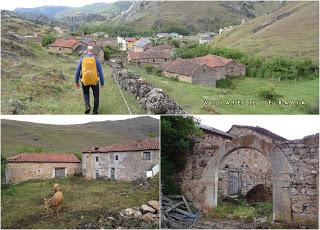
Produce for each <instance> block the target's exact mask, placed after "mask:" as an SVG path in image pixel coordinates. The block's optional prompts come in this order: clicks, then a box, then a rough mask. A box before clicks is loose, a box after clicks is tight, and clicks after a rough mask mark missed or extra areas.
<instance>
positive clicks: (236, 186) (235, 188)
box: [228, 171, 240, 196]
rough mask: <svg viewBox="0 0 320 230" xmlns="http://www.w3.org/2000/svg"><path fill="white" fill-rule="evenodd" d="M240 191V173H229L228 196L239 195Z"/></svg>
mask: <svg viewBox="0 0 320 230" xmlns="http://www.w3.org/2000/svg"><path fill="white" fill-rule="evenodd" d="M239 191H240V180H239V172H237V171H229V175H228V194H229V195H231V196H233V195H238V194H239Z"/></svg>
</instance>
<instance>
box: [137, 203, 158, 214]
mask: <svg viewBox="0 0 320 230" xmlns="http://www.w3.org/2000/svg"><path fill="white" fill-rule="evenodd" d="M140 210H141V212H142V213H148V212H151V213H155V212H156V210H155V209H154V208H152V207H150V206H149V205H146V204H143V205H141V207H140Z"/></svg>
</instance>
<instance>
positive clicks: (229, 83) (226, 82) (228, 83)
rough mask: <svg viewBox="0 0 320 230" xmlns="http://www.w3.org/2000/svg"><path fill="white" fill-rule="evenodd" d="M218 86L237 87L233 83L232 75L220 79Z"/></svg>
mask: <svg viewBox="0 0 320 230" xmlns="http://www.w3.org/2000/svg"><path fill="white" fill-rule="evenodd" d="M216 87H217V88H227V89H235V88H236V87H235V86H234V84H233V83H232V79H231V78H230V77H227V78H225V79H220V80H218V81H217V84H216Z"/></svg>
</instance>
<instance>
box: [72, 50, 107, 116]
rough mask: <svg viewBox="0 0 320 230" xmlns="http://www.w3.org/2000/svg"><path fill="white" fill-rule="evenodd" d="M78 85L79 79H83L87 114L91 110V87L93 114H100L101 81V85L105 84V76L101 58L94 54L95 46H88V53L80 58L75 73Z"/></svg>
mask: <svg viewBox="0 0 320 230" xmlns="http://www.w3.org/2000/svg"><path fill="white" fill-rule="evenodd" d="M74 80H75V84H76V87H77V88H78V89H79V88H80V83H79V81H80V80H81V84H82V90H83V100H84V105H85V109H86V110H85V112H84V113H85V114H89V113H90V111H91V106H90V88H91V89H92V92H93V98H94V105H93V114H98V109H99V82H100V84H101V87H103V85H104V77H103V72H102V68H101V64H100V62H99V60H98V59H97V58H96V57H95V56H94V54H93V47H92V46H88V47H87V54H86V56H85V57H84V58H80V62H79V64H78V67H77V72H76V75H75V78H74Z"/></svg>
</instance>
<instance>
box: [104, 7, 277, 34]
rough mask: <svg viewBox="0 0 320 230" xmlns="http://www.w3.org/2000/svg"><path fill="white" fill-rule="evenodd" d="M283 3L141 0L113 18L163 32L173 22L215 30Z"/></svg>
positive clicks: (137, 26)
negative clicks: (148, 0)
mask: <svg viewBox="0 0 320 230" xmlns="http://www.w3.org/2000/svg"><path fill="white" fill-rule="evenodd" d="M281 5H282V4H281V3H280V2H264V3H260V2H230V1H229V2H222V1H208V2H203V1H156V2H154V1H151V2H142V1H141V2H139V1H137V2H136V3H134V4H133V6H132V7H131V8H130V10H129V11H128V12H126V13H125V14H123V15H119V16H117V17H116V18H114V19H112V21H111V23H110V24H112V25H124V24H125V25H130V26H132V27H133V28H134V29H136V30H140V31H149V30H152V29H156V30H159V31H161V29H164V28H165V27H167V26H168V25H172V24H173V25H178V26H182V27H184V28H186V29H187V30H189V31H190V32H197V31H214V30H218V29H219V28H221V27H224V26H229V25H238V24H240V22H241V21H242V19H246V20H248V19H251V18H253V17H255V16H259V15H261V14H264V13H266V12H269V11H273V10H275V9H278V8H279V7H281ZM100 24H101V23H100Z"/></svg>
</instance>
